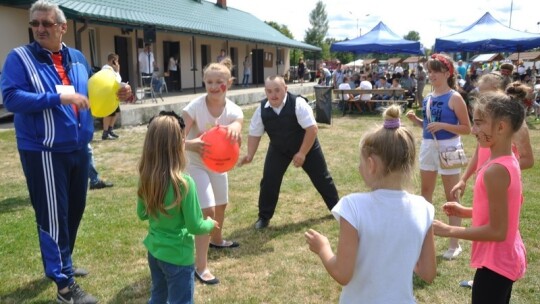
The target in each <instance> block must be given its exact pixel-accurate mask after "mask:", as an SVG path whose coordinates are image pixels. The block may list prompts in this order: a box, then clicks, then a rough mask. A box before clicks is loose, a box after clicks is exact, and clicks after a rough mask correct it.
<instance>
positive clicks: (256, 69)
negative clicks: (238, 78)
mask: <svg viewBox="0 0 540 304" xmlns="http://www.w3.org/2000/svg"><path fill="white" fill-rule="evenodd" d="M251 53H252V55H251V62H252V65H251V66H252V69H253V70H252V72H253V84H263V83H264V50H262V49H253V50H251Z"/></svg>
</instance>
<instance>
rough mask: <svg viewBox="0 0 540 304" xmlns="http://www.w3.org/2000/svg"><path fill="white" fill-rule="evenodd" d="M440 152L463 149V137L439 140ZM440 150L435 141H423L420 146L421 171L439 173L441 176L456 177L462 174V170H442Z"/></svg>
mask: <svg viewBox="0 0 540 304" xmlns="http://www.w3.org/2000/svg"><path fill="white" fill-rule="evenodd" d="M437 142H438V143H439V149H440V151H444V150H446V149H447V148H456V147H461V146H462V144H461V137H459V136H456V137H454V138H450V139H443V140H437ZM439 149H438V148H437V144H436V143H435V140H433V139H425V138H424V139H422V143H421V144H420V170H423V171H438V172H439V174H440V175H455V174H460V173H461V169H460V168H456V169H442V168H441V163H440V161H439Z"/></svg>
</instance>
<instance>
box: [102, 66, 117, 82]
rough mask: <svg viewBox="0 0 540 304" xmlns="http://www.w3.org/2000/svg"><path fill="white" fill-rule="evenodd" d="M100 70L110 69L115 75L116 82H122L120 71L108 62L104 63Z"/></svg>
mask: <svg viewBox="0 0 540 304" xmlns="http://www.w3.org/2000/svg"><path fill="white" fill-rule="evenodd" d="M101 69H102V70H111V71H113V72H114V74H115V76H116V81H117V82H118V83H121V82H122V75H120V73H118V72H116V71H115V70H114V69H113V67H112V66H110V65H109V64H106V65H104V66H103V67H102V68H101Z"/></svg>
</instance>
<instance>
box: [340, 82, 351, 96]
mask: <svg viewBox="0 0 540 304" xmlns="http://www.w3.org/2000/svg"><path fill="white" fill-rule="evenodd" d="M338 89H340V90H350V89H351V85H350V84H349V83H348V82H342V83H340V84H339V87H338ZM350 98H351V94H343V99H345V100H349V99H350Z"/></svg>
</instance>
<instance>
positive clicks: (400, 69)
mask: <svg viewBox="0 0 540 304" xmlns="http://www.w3.org/2000/svg"><path fill="white" fill-rule="evenodd" d="M394 73H400V74H401V75H403V67H401V66H397V67H396V68H395V69H394Z"/></svg>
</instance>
